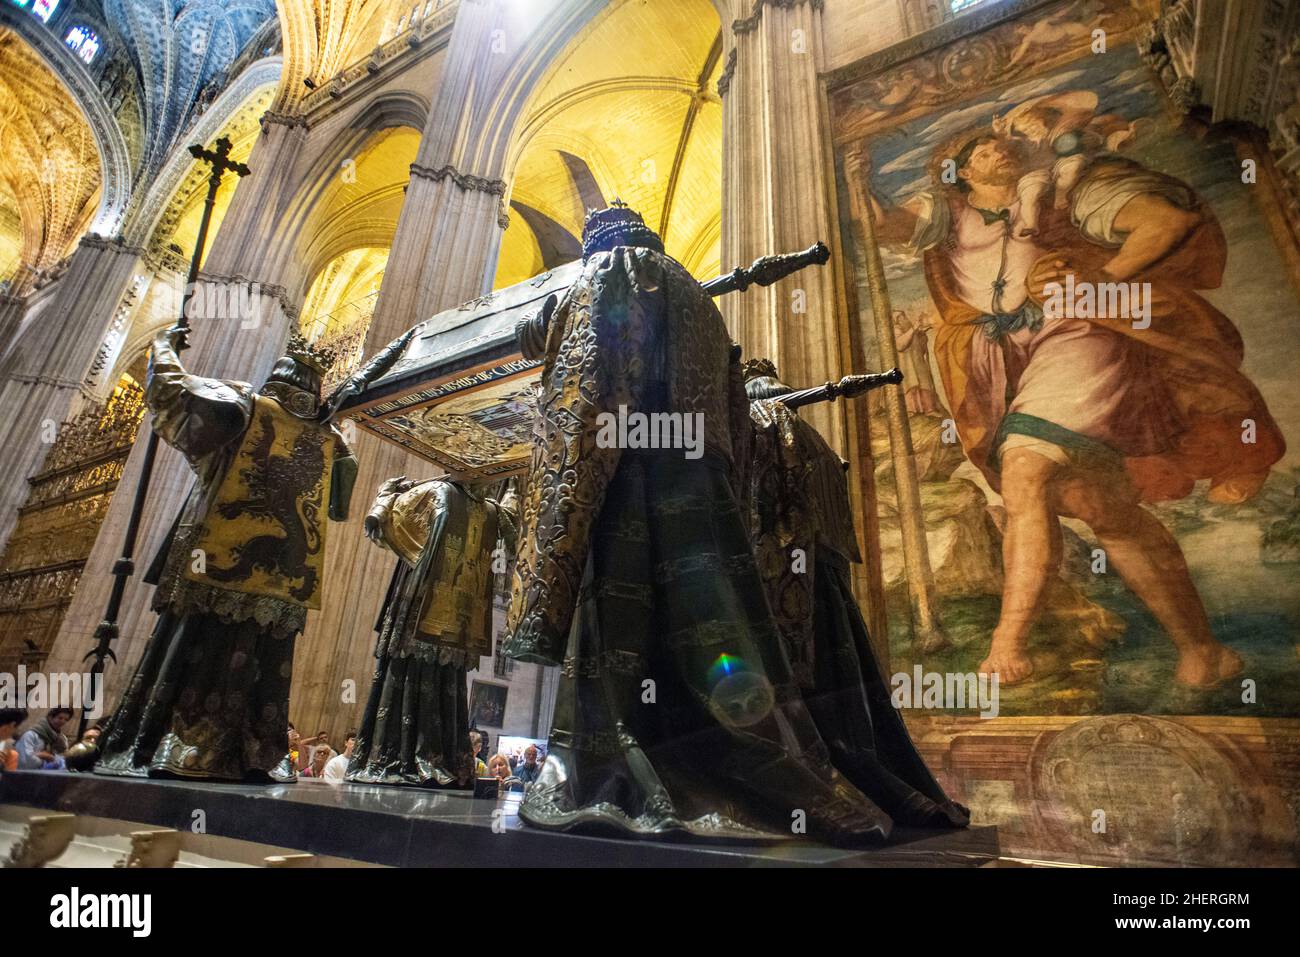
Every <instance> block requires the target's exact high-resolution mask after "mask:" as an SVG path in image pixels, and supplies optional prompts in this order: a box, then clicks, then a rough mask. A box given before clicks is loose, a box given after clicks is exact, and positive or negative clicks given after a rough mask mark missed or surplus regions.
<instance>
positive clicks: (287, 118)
mask: <svg viewBox="0 0 1300 957" xmlns="http://www.w3.org/2000/svg"><path fill="white" fill-rule="evenodd" d="M261 123H262V130H263V132H265V131H266V128H267V127H268V126H270V125H271V124H272V123H277V124H279V125H280V126H287V127H289V128H290V129H292V128H293V127H295V126H301V127H302V128H303V129H304V130H305V129H307V117H305V116H303V115H302V114H301V113H279V112H276V111H275V110H267V111H266V112H265V113H263V114H262V120H261Z"/></svg>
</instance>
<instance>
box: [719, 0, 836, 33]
mask: <svg viewBox="0 0 1300 957" xmlns="http://www.w3.org/2000/svg"><path fill="white" fill-rule="evenodd" d="M805 3H810V4H812V8H813V9H814V10H818V11H820V10H821V9H822V7H824V6H825V5H826V0H754V6H753V9H752V10H751V11H750V14H749V16H747V17H745V18H744V19H743V20H733V21H731V32H732V33H749V32H750V31H751V30H756V29H758V25H759V23H761V22H762V20H763V7H765V6H772V7H778V8H780V9H782V10H792V9H794V8H795V7H799V6H803V4H805Z"/></svg>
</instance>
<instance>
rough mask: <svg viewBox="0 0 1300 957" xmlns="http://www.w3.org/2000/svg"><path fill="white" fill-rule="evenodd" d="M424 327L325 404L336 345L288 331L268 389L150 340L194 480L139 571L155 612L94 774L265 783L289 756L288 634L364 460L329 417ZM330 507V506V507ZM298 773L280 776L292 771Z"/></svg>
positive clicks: (158, 417) (164, 408)
mask: <svg viewBox="0 0 1300 957" xmlns="http://www.w3.org/2000/svg"><path fill="white" fill-rule="evenodd" d="M414 332H415V330H412V331H411V332H410V333H407V334H406V335H405V336H403V337H402V338H401V339H399V340H397V341H396V342H394V343H393V344H392V345H390V346H389V347H388V348H387V349H386V350H385V351H384V352H383V353H381V354H380V355H379V356H378V357H377V358H376V359H375V360H374V361H372V362H371V363H370V364H369V365H367V366H366V367H365V368H363V369H362V370H361V371H360V372H358V373H357V374H356V375H354V376H353V377H352V378H350V379H349V380H348V381H347V382H346V383H344V385H343V386H341V387H340V388H339V389H338V390H337V392H336V393H335V394H334V395H331V397H330V398H329V399H328V400H327V401H326V402H322V401H321V397H320V387H321V376H322V374H323V373H324V372H325V371H326V370H327V369H328V367H329V365H330V363H331V362H332V361H333V356H332V355H329V354H328V353H322V352H319V351H317V350H315V349H313V348H311V347H310V346H308V344H307V343H306V342H304V341H303V340H302V339H300V338H299V337H297V336H294V337H293V338H291V339H290V341H289V346H288V349H287V350H286V353H285V355H284V357H283V358H281V359H280V360H279V361H277V362H276V364H275V367H274V368H273V369H272V371H271V375H270V378H269V379H268V380H267V382H266V384H265V385H263V386H262V388H261V389H260V390H254V389H253V387H252V386H250V385H248V384H246V383H243V382H226V381H223V380H220V379H205V378H202V377H200V376H196V375H191V374H189V373H187V372H186V371H185V369H184V368H183V367H182V366H181V363H180V359H179V357H178V356H177V349H178V348H180V347H183V345H184V336H185V330H183V329H179V328H172V329H169V330H167V331H166V332H164V333H163V334H161V335H160V336H159V337H158V339H157V340H156V341H155V342H154V344H153V354H152V356H151V359H150V364H149V374H148V379H147V381H146V385H145V400H146V402H147V404H148V406H149V410H150V411H151V412H152V413H153V415H154V419H153V428H154V430H155V431H157V433H158V434H159V435H160V436H162V438H163V439H164V440H165V441H166V442H167V443H168V444H169V445H172V446H174V447H176V448H177V449H178V450H179V451H180V452H181V453H182V454H183V455H184V456H185V457H186V459H187V460H188V461H189V463H190V466H191V467H192V468H193V469H194V471H195V472H196V473H197V475H198V480H197V481H196V482H195V484H194V487H193V488H192V489H191V491H190V494H189V497H188V499H187V500H186V502H185V506H184V508H183V510H182V512H181V514H180V516H179V517H178V518H177V520H176V523H175V525H174V526H173V527H172V530H171V533H170V534H169V535H168V538H167V541H166V542H165V543H164V545H163V548H162V550H161V551H160V552H159V554H158V557H157V558H156V559H155V561H154V564H153V567H152V568H151V569H150V571H149V573H148V574H147V575H146V577H145V580H146V581H148V582H151V583H153V584H156V585H157V586H158V588H157V591H156V593H155V595H154V609H155V610H156V611H157V612H158V615H159V618H158V623H157V625H156V626H155V628H154V632H153V636H152V637H151V638H150V640H149V644H148V647H146V649H145V653H144V657H143V659H142V660H141V662H140V665H139V668H138V669H137V670H136V673H135V676H134V677H133V678H132V679H131V683H130V685H129V686H128V688H127V692H126V695H125V697H124V698H123V700H122V703H121V705H120V706H119V708H118V710H117V712H116V713H115V714H114V716H113V718H112V720H111V721H110V723H109V725H108V728H107V729H106V731H105V733H104V735H103V739H102V751H103V757H102V759H101V760H100V762H99V764H98V765H97V767H96V769H95V770H96V772H97V773H100V774H117V775H135V776H143V775H146V774H147V775H151V776H156V777H169V776H177V777H184V778H202V779H209V780H224V781H254V782H265V781H268V780H270V779H271V772H272V771H273V770H274V769H275V767H276V765H277V763H279V762H280V760H281V759H282V758H283V757H284V753H285V731H286V728H287V727H288V708H289V680H290V677H291V675H292V672H293V645H294V639H295V637H296V636H297V634H298V632H299V631H301V630H302V627H303V623H304V622H305V620H306V617H307V609H309V608H318V607H320V594H321V580H320V576H321V571H322V568H323V565H324V554H325V536H326V530H327V529H328V526H329V520H330V519H333V520H336V521H337V520H342V519H344V518H346V517H347V509H348V500H349V498H350V497H351V494H352V483H353V480H354V478H355V476H356V460H355V459H354V458H353V457H352V452H351V450H350V449H349V448H348V446H347V444H346V442H344V440H343V436H342V435H341V434H340V432H339V430H338V429H337V428H336V427H335V426H334V425H333V423H332V421H331V419H332V418H333V414H334V412H335V410H336V409H337V408H338V405H339V401H340V398H341V396H343V395H345V394H350V393H351V392H355V391H357V390H359V389H361V388H364V386H365V384H366V382H368V381H370V380H371V379H373V378H376V377H378V376H379V375H381V374H382V373H383V372H384V370H386V369H387V368H388V367H389V366H390V365H392V363H393V362H395V361H396V359H397V357H398V356H399V355H400V354H401V351H402V349H403V348H404V346H405V345H406V341H407V339H409V337H410V336H411V335H413V334H414ZM327 516H328V517H327ZM292 774H293V772H292V769H288V771H287V772H286V773H284V774H282V775H279V777H281V778H286V777H292Z"/></svg>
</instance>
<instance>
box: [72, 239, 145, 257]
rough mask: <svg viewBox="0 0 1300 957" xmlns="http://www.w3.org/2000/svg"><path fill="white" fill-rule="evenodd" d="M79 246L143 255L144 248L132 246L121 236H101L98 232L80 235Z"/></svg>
mask: <svg viewBox="0 0 1300 957" xmlns="http://www.w3.org/2000/svg"><path fill="white" fill-rule="evenodd" d="M78 245H79V246H85V247H86V248H87V249H107V250H109V251H111V252H115V253H129V254H131V255H132V256H143V255H144V248H143V247H141V246H133V245H131V244H130V243H128V242H127V241H126V239H125V238H123V237H122V236H112V237H109V236H101V235H99V234H98V233H86V234H85V235H84V236H82V237H81V241H80V242H79V243H78Z"/></svg>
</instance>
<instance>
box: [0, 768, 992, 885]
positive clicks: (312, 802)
mask: <svg viewBox="0 0 1300 957" xmlns="http://www.w3.org/2000/svg"><path fill="white" fill-rule="evenodd" d="M0 804H6V805H22V806H25V807H32V808H40V809H45V810H51V811H61V812H66V813H71V814H80V815H87V816H93V817H100V818H118V819H124V820H128V821H133V822H139V823H140V824H144V825H148V826H151V827H165V828H174V829H176V830H179V831H191V830H192V828H193V826H194V824H195V822H196V821H198V820H201V821H202V823H203V827H204V828H205V831H206V833H208V834H211V835H217V836H220V837H226V838H232V839H235V840H242V841H253V842H259V843H263V844H273V845H277V846H279V847H289V848H294V849H296V850H298V851H300V852H303V853H310V854H316V855H322V856H330V857H339V858H348V859H351V860H357V861H365V862H369V863H373V864H384V865H390V866H401V867H430V866H443V867H473V866H479V867H500V866H512V867H519V866H534V867H756V866H778V867H780V866H795V867H815V866H841V867H843V866H849V867H978V866H981V865H984V864H988V863H990V862H992V861H994V860H996V859H997V857H998V837H997V830H996V828H992V827H974V828H970V829H968V830H965V831H956V832H954V831H903V832H897V833H896V835H895V838H894V840H893V841H891V843H889V844H888V845H885V846H883V847H876V848H870V849H865V850H852V851H846V850H838V849H835V848H828V847H824V846H821V845H817V844H813V843H811V842H808V843H803V842H797V841H792V842H790V843H789V844H783V845H777V846H744V847H737V846H735V845H728V846H726V847H719V846H710V845H701V844H682V843H675V844H670V843H655V842H649V841H631V840H617V839H612V838H601V837H587V836H579V835H571V834H552V833H548V832H543V831H538V830H535V829H532V828H529V827H527V826H526V825H524V824H523V823H522V822H520V820H519V818H518V816H517V813H516V812H517V811H518V808H519V800H518V798H517V797H513V796H512V797H508V798H503V799H499V800H488V799H475V798H473V797H471V796H469V795H468V794H465V793H463V792H439V791H432V792H431V791H422V790H417V789H407V788H390V787H378V786H372V785H358V784H344V785H339V786H331V785H328V784H324V783H316V782H310V781H303V782H299V783H297V784H290V785H273V786H262V787H259V786H255V785H238V784H199V783H191V782H184V781H151V780H135V779H123V778H108V777H99V776H97V775H91V774H70V773H60V772H53V771H15V772H10V773H8V774H4V775H3V776H0ZM196 812H202V813H201V814H196Z"/></svg>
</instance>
